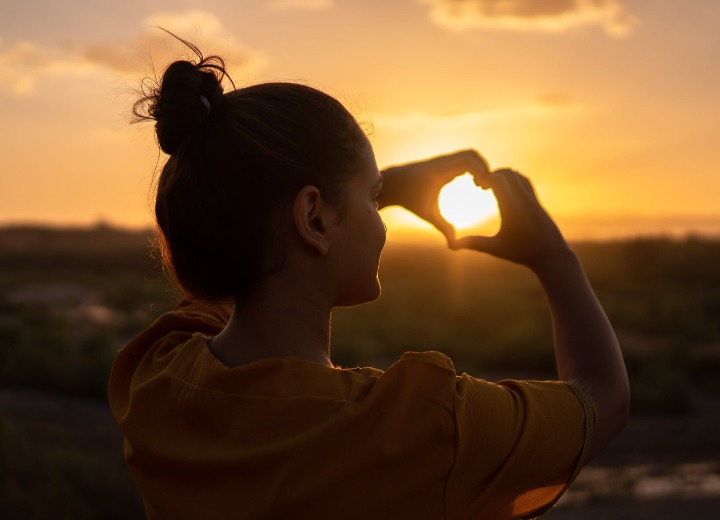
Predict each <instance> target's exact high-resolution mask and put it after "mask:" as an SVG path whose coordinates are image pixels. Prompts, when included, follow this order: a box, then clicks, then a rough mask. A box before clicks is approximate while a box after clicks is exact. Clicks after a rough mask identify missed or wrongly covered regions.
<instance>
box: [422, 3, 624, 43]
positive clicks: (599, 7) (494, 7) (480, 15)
mask: <svg viewBox="0 0 720 520" xmlns="http://www.w3.org/2000/svg"><path fill="white" fill-rule="evenodd" d="M420 1H421V2H423V3H425V4H429V5H430V18H431V19H432V20H433V21H434V22H435V23H437V24H438V25H440V26H442V27H445V28H448V29H452V30H469V29H478V28H490V29H507V30H518V31H544V32H562V31H566V30H569V29H572V28H575V27H582V26H592V25H595V26H600V27H602V28H603V29H604V30H605V31H606V32H607V33H608V34H609V35H611V36H616V37H620V36H625V35H627V34H628V33H629V31H630V29H631V27H632V23H633V16H632V15H631V14H630V13H629V12H628V11H627V10H626V9H625V7H624V6H623V5H622V0H420Z"/></svg>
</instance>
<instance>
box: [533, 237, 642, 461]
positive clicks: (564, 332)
mask: <svg viewBox="0 0 720 520" xmlns="http://www.w3.org/2000/svg"><path fill="white" fill-rule="evenodd" d="M533 270H534V271H535V273H536V275H537V276H538V278H539V280H540V283H541V284H542V286H543V288H544V290H545V294H546V296H547V300H548V303H549V305H550V310H551V314H552V320H553V331H554V345H555V347H554V348H555V358H556V362H557V370H558V376H559V378H560V379H562V380H564V381H567V382H570V383H575V384H577V385H579V386H580V387H582V388H583V389H584V390H586V391H587V392H588V393H589V394H590V395H591V397H592V398H593V402H594V403H595V407H596V409H597V412H598V424H597V427H596V430H595V439H594V442H593V445H592V447H591V453H590V456H591V457H593V456H595V455H597V454H598V453H599V452H600V451H601V450H602V449H603V448H604V447H605V446H606V445H607V443H608V442H609V441H610V439H611V438H612V437H613V436H614V435H616V434H617V433H618V432H619V431H620V430H621V429H622V428H623V427H624V425H625V423H626V422H627V415H628V408H629V402H630V385H629V382H628V377H627V372H626V369H625V363H624V361H623V356H622V353H621V351H620V345H619V343H618V340H617V337H616V336H615V332H614V330H613V328H612V325H611V324H610V321H609V320H608V318H607V316H606V314H605V311H604V310H603V308H602V306H601V305H600V302H599V301H598V299H597V297H596V295H595V293H594V291H593V289H592V287H591V286H590V282H589V281H588V279H587V277H586V276H585V272H584V271H583V268H582V266H581V264H580V261H579V260H578V258H577V257H576V256H575V254H574V253H573V252H572V251H571V250H570V249H568V250H567V251H566V252H561V253H558V254H557V255H555V256H554V257H553V258H549V259H547V261H545V262H543V263H541V264H539V265H537V266H535V267H534V268H533Z"/></svg>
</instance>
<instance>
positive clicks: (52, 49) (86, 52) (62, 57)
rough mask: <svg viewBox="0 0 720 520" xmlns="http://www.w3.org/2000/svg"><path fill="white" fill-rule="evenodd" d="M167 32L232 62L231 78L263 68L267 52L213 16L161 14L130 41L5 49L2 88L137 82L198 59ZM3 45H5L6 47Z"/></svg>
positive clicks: (0, 63) (0, 60) (25, 90)
mask: <svg viewBox="0 0 720 520" xmlns="http://www.w3.org/2000/svg"><path fill="white" fill-rule="evenodd" d="M158 27H164V28H165V29H167V30H169V31H172V32H174V33H175V34H177V35H179V36H182V37H184V38H187V39H188V40H190V41H192V42H194V43H196V44H197V45H198V46H199V47H200V48H201V49H202V50H203V52H205V53H207V54H219V55H221V56H222V57H223V58H225V59H226V61H227V65H228V68H229V69H230V73H231V75H235V76H236V77H237V73H238V72H242V73H247V72H248V71H251V70H256V69H258V68H260V67H262V66H263V65H264V63H265V61H266V60H265V58H264V56H263V55H262V53H260V52H258V51H256V50H253V49H250V48H248V47H247V46H246V45H244V44H243V43H241V42H240V41H238V40H237V39H236V38H235V37H234V36H233V35H232V34H230V33H229V32H227V31H226V30H225V28H224V27H223V24H222V21H221V20H220V19H219V18H218V17H217V16H215V15H214V14H212V13H209V12H207V11H201V10H187V11H183V12H176V13H172V12H159V13H155V14H152V15H150V16H148V17H146V18H145V19H144V20H142V22H141V24H140V29H139V31H138V32H137V34H136V35H135V36H133V37H131V38H129V39H127V40H124V41H90V42H70V43H64V44H61V45H56V46H43V45H39V44H36V43H33V42H27V41H21V42H17V43H15V44H14V45H12V46H10V47H8V48H5V47H4V46H2V45H1V44H0V88H5V89H7V90H9V91H11V92H12V93H14V94H17V95H24V94H29V93H31V92H33V91H34V90H35V89H36V88H37V85H38V83H40V82H41V81H42V80H43V79H45V78H48V77H51V76H72V75H80V74H92V73H105V74H108V73H110V74H114V75H120V76H128V77H133V76H134V77H137V76H140V75H147V74H148V73H151V72H152V67H153V64H156V65H157V66H159V67H163V66H165V65H166V64H168V63H170V62H171V61H173V60H174V59H178V58H183V57H186V58H191V57H194V56H193V55H192V52H191V51H190V50H189V49H187V48H186V47H185V46H184V45H183V44H182V43H180V42H179V41H176V40H175V39H174V38H172V37H171V36H169V35H168V34H167V33H165V32H163V31H161V30H160V29H158ZM0 43H1V42H0Z"/></svg>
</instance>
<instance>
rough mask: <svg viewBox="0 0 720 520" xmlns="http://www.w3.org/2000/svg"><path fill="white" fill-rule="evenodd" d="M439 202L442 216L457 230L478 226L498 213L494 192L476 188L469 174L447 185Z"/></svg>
mask: <svg viewBox="0 0 720 520" xmlns="http://www.w3.org/2000/svg"><path fill="white" fill-rule="evenodd" d="M438 202H439V205H440V213H442V216H443V217H445V219H446V220H447V221H448V222H450V223H451V224H452V225H453V226H455V228H457V229H468V228H472V227H474V226H477V225H478V224H481V223H482V222H484V221H486V220H488V219H490V218H491V217H493V216H495V215H497V212H498V208H497V202H496V200H495V196H494V195H493V193H492V191H489V190H483V189H481V188H478V187H477V186H475V183H474V182H473V178H472V175H470V174H469V173H466V174H465V175H461V176H460V177H458V178H457V179H455V180H454V181H452V182H450V183H448V184H446V185H445V187H443V189H442V190H440V197H439V201H438Z"/></svg>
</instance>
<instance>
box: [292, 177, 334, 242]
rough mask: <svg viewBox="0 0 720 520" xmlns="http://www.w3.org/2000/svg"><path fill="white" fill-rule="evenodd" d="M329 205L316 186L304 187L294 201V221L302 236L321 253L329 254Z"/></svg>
mask: <svg viewBox="0 0 720 520" xmlns="http://www.w3.org/2000/svg"><path fill="white" fill-rule="evenodd" d="M329 209H330V208H329V206H328V204H327V203H326V202H325V201H324V200H323V198H322V195H321V194H320V190H319V189H317V188H316V187H315V186H305V187H304V188H302V189H301V190H300V191H299V192H298V193H297V195H295V200H294V202H293V221H294V224H295V229H297V232H298V235H300V238H301V239H302V240H303V241H304V242H305V243H306V244H307V245H308V246H310V247H311V248H312V249H314V250H315V251H317V252H318V253H319V254H320V255H322V256H324V255H326V254H327V252H328V249H329V246H330V243H329V240H328V236H327V226H326V221H327V219H328V218H329V211H328V210H329Z"/></svg>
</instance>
